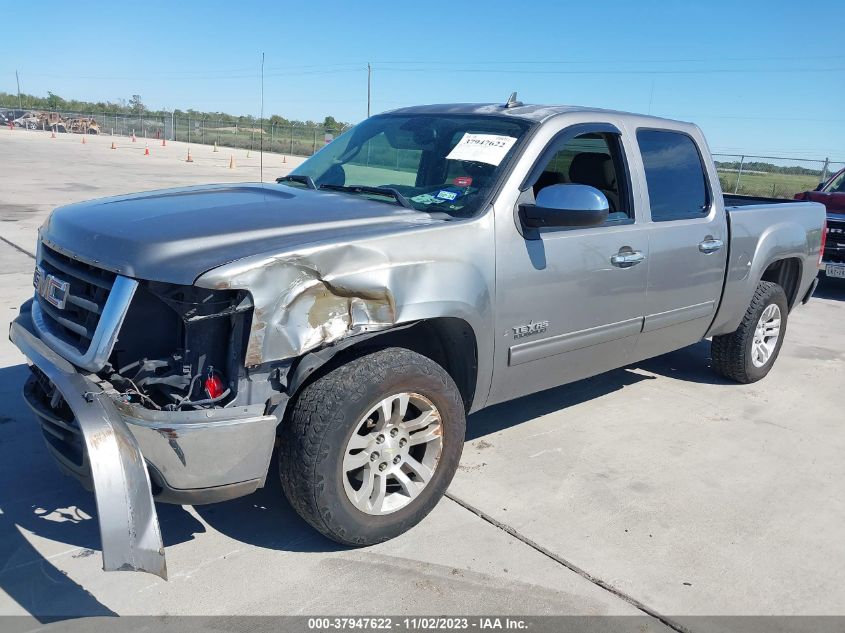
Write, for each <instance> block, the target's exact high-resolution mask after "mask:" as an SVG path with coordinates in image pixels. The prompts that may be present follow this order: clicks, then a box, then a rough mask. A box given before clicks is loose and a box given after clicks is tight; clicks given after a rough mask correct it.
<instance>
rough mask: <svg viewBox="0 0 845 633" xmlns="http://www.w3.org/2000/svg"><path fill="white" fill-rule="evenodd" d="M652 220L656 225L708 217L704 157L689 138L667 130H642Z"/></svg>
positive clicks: (640, 142)
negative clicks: (702, 159)
mask: <svg viewBox="0 0 845 633" xmlns="http://www.w3.org/2000/svg"><path fill="white" fill-rule="evenodd" d="M637 142H638V143H639V146H640V153H641V154H642V157H643V166H644V167H645V178H646V183H647V184H648V198H649V201H650V202H651V219H652V220H653V221H654V222H668V221H671V220H688V219H690V218H700V217H702V216H705V215H707V212H708V210H709V207H710V196H709V193H708V191H707V181H706V179H705V175H704V167H703V166H702V164H701V156H700V155H699V153H698V148H697V147H696V146H695V142H694V141H693V140H692V139H691V138H690V137H689V136H687V135H686V134H681V133H680V132H668V131H666V130H639V131H637Z"/></svg>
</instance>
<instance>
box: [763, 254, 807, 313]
mask: <svg viewBox="0 0 845 633" xmlns="http://www.w3.org/2000/svg"><path fill="white" fill-rule="evenodd" d="M802 272H803V264H802V262H801V259H800V258H798V257H784V258H781V259H776V260H774V261H773V262H771V263H770V264H769V265H768V266H767V267H766V269H765V270H764V271H763V274H762V275H761V277H760V281H771V282H773V283H776V284H777V285H779V286H780V287H781V288H783V291H784V293H785V294H786V302H787V305H788V306H789V309H790V310H792V308H793V307H794V306H795V304H796V303H797V302H798V299H799V297H798V290H799V287H800V284H801V277H802ZM758 283H759V282H758Z"/></svg>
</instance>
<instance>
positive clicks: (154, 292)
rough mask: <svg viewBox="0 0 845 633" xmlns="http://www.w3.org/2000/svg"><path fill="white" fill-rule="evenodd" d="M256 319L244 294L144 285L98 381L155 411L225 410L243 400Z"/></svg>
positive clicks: (135, 299) (135, 296)
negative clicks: (240, 391) (242, 380)
mask: <svg viewBox="0 0 845 633" xmlns="http://www.w3.org/2000/svg"><path fill="white" fill-rule="evenodd" d="M251 314H252V300H251V298H250V296H249V294H248V293H247V292H245V291H236V290H208V289H204V288H198V287H195V286H177V285H172V284H166V283H160V282H143V283H141V284H140V285H139V286H138V288H137V290H136V292H135V295H134V297H133V298H132V303H131V305H130V307H129V311H128V313H127V314H126V318H125V320H124V322H123V325H122V327H121V329H120V335H119V338H118V341H117V343H116V344H115V346H114V349H113V351H112V353H111V356H110V357H109V361H108V363H107V365H106V366H105V367H104V368H103V369H102V370H101V371H100V372H98V375H99V376H100V377H101V378H103V379H104V380H107V381H108V382H109V383H111V384H112V385H113V386H114V387H115V389H117V390H118V391H119V392H120V393H121V394H123V396H124V397H125V398H126V401H127V402H130V403H136V404H141V405H143V406H144V407H145V408H149V409H156V410H163V411H179V410H192V409H203V408H209V407H220V406H225V405H226V404H229V403H231V402H232V401H233V400H234V399H235V397H236V395H237V385H238V377H239V375H240V373H241V372H242V371H243V350H244V349H245V348H246V340H247V337H248V334H249V325H250V319H251Z"/></svg>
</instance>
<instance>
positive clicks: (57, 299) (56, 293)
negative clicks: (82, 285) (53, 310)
mask: <svg viewBox="0 0 845 633" xmlns="http://www.w3.org/2000/svg"><path fill="white" fill-rule="evenodd" d="M32 285H33V286H34V287H35V292H36V293H38V295H39V296H41V297H43V298H44V299H46V301H47V302H48V303H49V304H50V305H54V306H56V307H57V308H58V309H59V310H64V309H65V305H67V295H68V291H69V290H70V283H69V282H67V281H62V280H61V279H59V278H58V277H56V276H54V275H48V274H46V273H45V272H44V269H43V268H41V266H36V267H35V273H34V274H33V275H32Z"/></svg>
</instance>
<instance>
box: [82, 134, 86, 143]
mask: <svg viewBox="0 0 845 633" xmlns="http://www.w3.org/2000/svg"><path fill="white" fill-rule="evenodd" d="M85 143H87V141H86V140H85V134H83V135H82V144H83V145H85Z"/></svg>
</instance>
